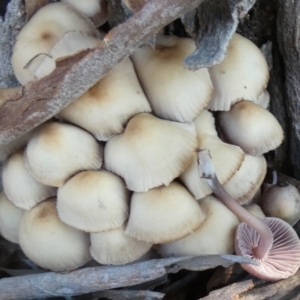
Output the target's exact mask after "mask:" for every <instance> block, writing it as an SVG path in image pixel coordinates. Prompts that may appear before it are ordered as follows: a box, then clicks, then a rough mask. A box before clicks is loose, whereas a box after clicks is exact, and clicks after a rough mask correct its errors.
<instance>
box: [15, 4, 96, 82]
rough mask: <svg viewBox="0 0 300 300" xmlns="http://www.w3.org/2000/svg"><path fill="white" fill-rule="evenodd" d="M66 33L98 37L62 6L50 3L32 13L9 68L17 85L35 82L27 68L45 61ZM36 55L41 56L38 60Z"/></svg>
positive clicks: (83, 19)
mask: <svg viewBox="0 0 300 300" xmlns="http://www.w3.org/2000/svg"><path fill="white" fill-rule="evenodd" d="M68 31H80V32H82V33H86V34H89V35H93V36H95V37H97V36H99V34H98V32H97V31H96V30H95V28H94V25H93V24H92V22H91V21H90V20H89V19H88V18H87V17H85V16H84V15H82V14H80V13H79V12H77V11H76V10H75V9H74V8H73V7H71V6H70V5H68V4H66V3H51V4H48V5H46V6H44V7H43V8H41V9H40V10H39V11H38V12H36V13H35V14H34V16H33V17H32V18H31V19H30V20H29V22H28V23H27V24H26V25H25V26H24V27H23V28H22V30H21V31H20V33H19V35H18V37H17V41H16V44H15V46H14V49H13V55H12V65H13V69H14V73H15V75H16V77H17V79H18V81H19V82H20V83H21V84H23V85H24V84H26V83H27V82H29V81H33V80H35V76H34V74H32V73H31V71H30V69H29V68H28V65H30V62H31V61H32V60H33V59H34V58H37V59H38V60H39V61H40V59H42V60H43V59H44V58H45V54H46V55H47V54H48V53H49V51H50V50H51V49H52V48H53V46H54V45H55V44H56V43H57V42H58V41H59V40H60V39H61V38H62V37H63V36H64V34H65V33H67V32H68ZM40 54H44V56H43V57H41V58H39V55H40Z"/></svg>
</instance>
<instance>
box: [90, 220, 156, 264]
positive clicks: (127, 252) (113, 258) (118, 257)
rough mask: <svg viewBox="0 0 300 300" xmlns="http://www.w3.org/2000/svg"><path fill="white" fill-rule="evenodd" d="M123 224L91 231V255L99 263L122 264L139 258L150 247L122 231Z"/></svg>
mask: <svg viewBox="0 0 300 300" xmlns="http://www.w3.org/2000/svg"><path fill="white" fill-rule="evenodd" d="M124 230H125V225H124V226H122V227H120V228H115V229H112V230H108V231H104V232H99V233H91V248H90V251H91V255H92V257H93V258H94V259H95V260H96V261H98V262H99V263H100V264H104V265H122V264H128V263H130V262H133V261H135V260H138V259H140V258H141V257H142V256H143V255H144V254H146V253H147V252H148V251H149V250H150V248H151V247H152V244H151V243H146V242H142V241H139V240H137V239H135V238H133V237H130V236H128V235H126V234H125V233H124Z"/></svg>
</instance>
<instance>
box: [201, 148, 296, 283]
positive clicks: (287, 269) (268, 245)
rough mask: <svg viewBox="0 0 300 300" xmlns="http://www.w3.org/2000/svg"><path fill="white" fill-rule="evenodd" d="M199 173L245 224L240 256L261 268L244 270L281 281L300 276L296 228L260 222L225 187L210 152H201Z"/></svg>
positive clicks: (272, 220) (240, 231)
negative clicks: (250, 259) (298, 272)
mask: <svg viewBox="0 0 300 300" xmlns="http://www.w3.org/2000/svg"><path fill="white" fill-rule="evenodd" d="M198 163H199V174H200V176H204V177H205V178H206V180H207V183H208V184H209V185H210V187H211V189H212V190H213V192H214V194H215V195H216V197H217V198H218V199H219V200H220V201H221V202H222V203H223V204H224V205H225V206H226V207H227V208H228V209H230V210H231V211H232V212H233V213H235V214H236V216H237V217H238V218H239V219H240V220H241V221H242V222H243V223H241V224H240V225H239V226H238V228H237V231H236V236H235V251H236V254H237V255H242V256H246V257H249V258H252V259H254V260H256V261H257V262H258V265H250V264H249V265H242V267H243V268H244V269H245V270H246V271H248V272H249V273H251V274H252V275H255V276H256V277H258V278H260V279H264V280H280V279H284V278H287V277H289V276H291V275H293V274H295V273H296V271H297V270H298V268H299V266H300V242H299V238H298V236H297V234H296V232H295V231H294V229H293V228H292V227H291V226H290V225H289V224H288V223H286V222H284V221H282V220H281V219H278V218H264V219H259V218H257V217H256V216H254V215H253V214H251V213H249V212H248V211H247V210H246V209H244V208H243V207H242V206H240V205H239V204H238V203H237V201H235V200H234V199H233V198H232V197H231V196H230V195H229V194H228V193H227V192H226V191H225V190H224V188H223V187H222V185H221V184H220V182H219V180H218V178H217V176H216V174H215V171H214V166H213V164H212V162H211V158H210V156H209V152H208V151H207V150H202V151H199V152H198Z"/></svg>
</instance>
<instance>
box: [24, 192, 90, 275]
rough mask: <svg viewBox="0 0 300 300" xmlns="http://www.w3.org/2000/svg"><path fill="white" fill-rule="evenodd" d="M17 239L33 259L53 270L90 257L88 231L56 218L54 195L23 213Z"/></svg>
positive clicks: (57, 270) (79, 263)
mask: <svg viewBox="0 0 300 300" xmlns="http://www.w3.org/2000/svg"><path fill="white" fill-rule="evenodd" d="M19 243H20V246H21V249H22V250H23V251H24V253H25V255H26V256H27V257H28V258H29V259H30V260H31V261H32V262H33V263H35V264H36V265H38V266H40V267H42V268H44V269H50V270H52V271H55V272H63V271H68V270H73V269H76V268H78V267H80V266H82V265H84V264H85V263H87V262H88V261H89V260H90V259H91V256H90V253H89V246H90V242H89V235H88V234H87V233H84V232H82V231H79V230H77V229H75V228H73V227H70V226H68V225H66V224H65V223H63V222H62V221H61V220H60V219H59V217H58V214H57V211H56V203H55V199H54V198H51V199H48V200H46V201H43V202H41V203H39V204H38V205H36V206H35V207H34V208H33V209H31V210H29V211H26V212H25V213H24V214H23V217H22V219H21V221H20V226H19Z"/></svg>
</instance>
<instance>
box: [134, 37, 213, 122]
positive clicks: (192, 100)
mask: <svg viewBox="0 0 300 300" xmlns="http://www.w3.org/2000/svg"><path fill="white" fill-rule="evenodd" d="M155 43H156V46H155V49H152V48H150V47H143V48H140V49H138V50H137V51H136V52H134V53H133V54H132V56H131V57H132V60H133V64H134V66H135V68H136V72H137V74H138V77H139V79H140V81H141V85H142V87H143V89H144V91H145V94H146V96H147V98H148V100H149V102H150V105H151V107H152V109H153V112H154V114H155V115H156V116H158V117H160V118H163V119H167V120H171V121H178V122H190V121H192V120H193V119H194V118H195V117H196V116H197V114H198V113H199V112H200V111H201V110H203V109H204V107H205V106H206V105H207V103H208V101H209V100H210V97H211V93H212V90H213V87H212V84H211V80H210V78H209V74H208V71H207V69H200V70H197V71H195V72H191V71H189V70H187V69H185V68H184V65H183V61H184V59H185V57H186V56H187V55H189V54H190V53H192V52H193V51H194V50H195V42H194V41H193V40H192V39H190V38H179V37H176V36H158V37H156V41H155Z"/></svg>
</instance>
